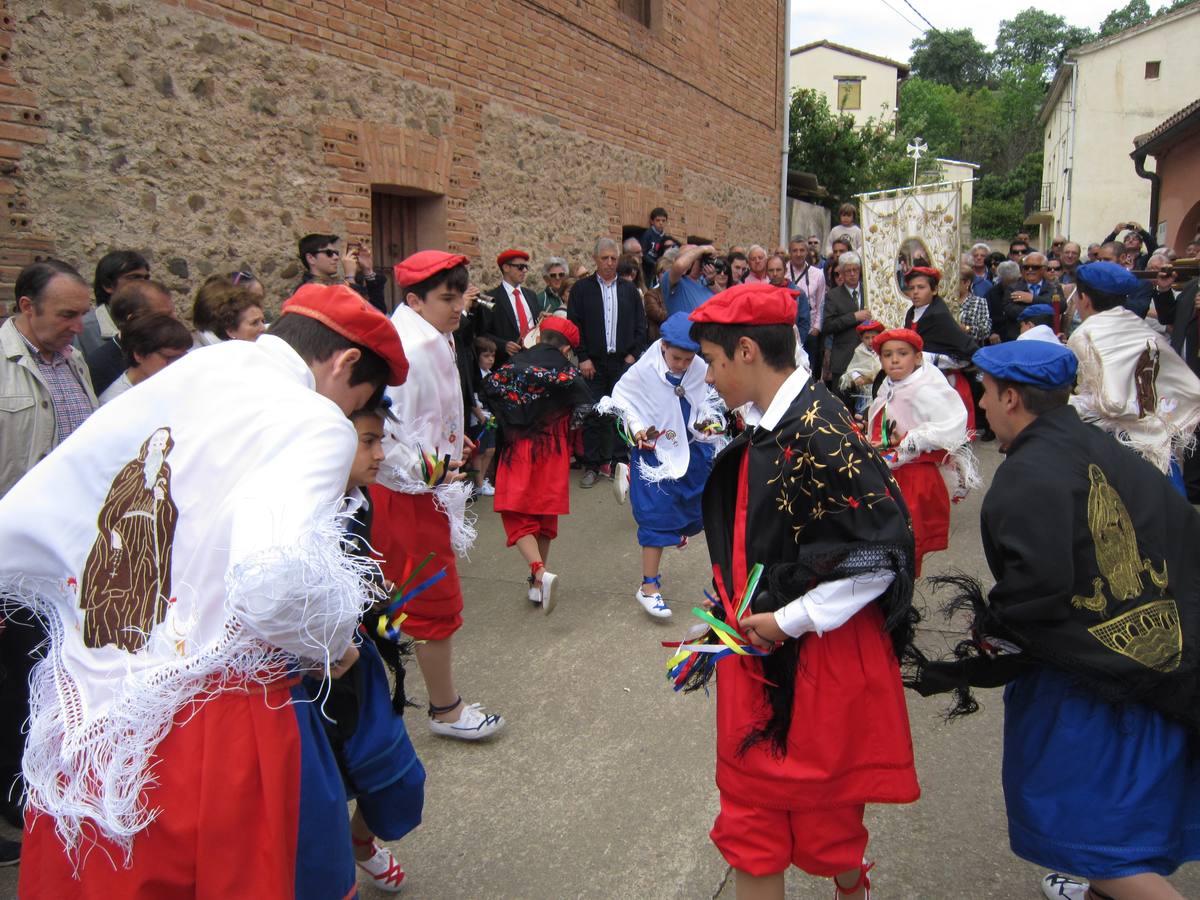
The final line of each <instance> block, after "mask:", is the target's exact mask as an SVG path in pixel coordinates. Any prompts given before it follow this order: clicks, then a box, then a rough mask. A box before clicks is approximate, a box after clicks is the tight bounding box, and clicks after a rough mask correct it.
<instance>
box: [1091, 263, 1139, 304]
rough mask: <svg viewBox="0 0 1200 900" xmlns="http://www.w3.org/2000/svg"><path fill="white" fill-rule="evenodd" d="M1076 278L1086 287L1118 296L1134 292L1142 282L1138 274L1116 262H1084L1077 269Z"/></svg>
mask: <svg viewBox="0 0 1200 900" xmlns="http://www.w3.org/2000/svg"><path fill="white" fill-rule="evenodd" d="M1075 279H1076V280H1077V281H1078V282H1079V283H1080V284H1082V285H1083V286H1084V287H1090V288H1092V289H1093V290H1097V291H1100V292H1101V293H1103V294H1115V295H1116V296H1118V297H1126V296H1128V295H1129V294H1132V293H1133V292H1134V291H1136V290H1137V288H1138V285H1139V284H1141V282H1139V281H1138V280H1137V276H1135V275H1134V274H1133V273H1132V272H1130V271H1128V270H1127V269H1126V268H1125V267H1124V266H1119V265H1117V264H1116V263H1114V262H1091V263H1084V264H1083V265H1082V266H1080V267H1079V268H1078V269H1076V270H1075Z"/></svg>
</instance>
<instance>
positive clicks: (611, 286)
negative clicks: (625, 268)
mask: <svg viewBox="0 0 1200 900" xmlns="http://www.w3.org/2000/svg"><path fill="white" fill-rule="evenodd" d="M596 280H597V281H598V282H600V297H601V298H602V299H603V300H604V349H605V350H607V351H608V352H609V353H616V352H617V279H616V278H613V280H612V281H609V282H605V280H604V279H603V278H601V277H600V276H599V275H597V276H596Z"/></svg>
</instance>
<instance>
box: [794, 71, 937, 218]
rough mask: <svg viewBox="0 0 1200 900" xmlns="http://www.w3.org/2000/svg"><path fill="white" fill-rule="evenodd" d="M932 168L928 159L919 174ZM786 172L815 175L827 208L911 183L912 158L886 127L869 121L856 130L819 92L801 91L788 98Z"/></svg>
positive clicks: (902, 141) (897, 137) (851, 122)
mask: <svg viewBox="0 0 1200 900" xmlns="http://www.w3.org/2000/svg"><path fill="white" fill-rule="evenodd" d="M936 165H937V164H936V162H935V161H934V159H933V157H932V155H931V156H929V157H927V158H926V159H925V160H924V161H923V163H922V172H924V173H928V172H930V171H933V169H934V168H935V167H936ZM788 168H789V169H792V170H793V171H797V172H811V173H812V174H813V175H815V176H816V177H817V181H818V182H820V184H821V185H822V186H823V187H824V188H825V189H826V190H828V191H829V193H830V199H829V201H828V205H829V206H830V207H831V208H834V207H836V205H837V204H838V203H840V202H842V201H844V200H849V199H850V198H851V197H853V196H854V195H855V194H860V193H864V192H866V191H876V190H882V189H884V188H891V187H899V186H901V185H905V184H908V183H909V182H910V181H912V160H911V159H909V158H908V157H907V156H905V142H904V140H902V139H901V137H900V136H899V135H897V133H896V131H895V129H894V128H892V126H891V125H889V124H886V123H883V122H878V121H875V120H873V119H872V120H870V121H868V122H867V124H866V125H865V126H861V127H855V124H854V117H853V116H850V115H846V114H844V113H843V114H836V113H834V112H833V111H831V110H830V108H829V101H828V100H827V99H826V97H825V95H824V94H823V93H821V92H820V91H814V90H809V89H806V88H800V89H797V90H796V91H795V92H794V93H793V94H792V112H791V135H790V151H789V155H788Z"/></svg>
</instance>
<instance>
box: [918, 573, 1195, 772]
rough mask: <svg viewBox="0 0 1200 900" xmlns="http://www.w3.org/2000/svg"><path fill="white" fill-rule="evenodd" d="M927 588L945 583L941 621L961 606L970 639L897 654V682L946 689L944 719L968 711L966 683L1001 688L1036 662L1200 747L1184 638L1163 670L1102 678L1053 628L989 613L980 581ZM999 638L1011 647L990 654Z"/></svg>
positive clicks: (955, 579) (925, 691) (972, 704)
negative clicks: (1141, 709)
mask: <svg viewBox="0 0 1200 900" xmlns="http://www.w3.org/2000/svg"><path fill="white" fill-rule="evenodd" d="M929 583H930V584H931V585H932V586H933V589H934V591H935V592H937V591H940V590H944V589H952V590H953V591H954V594H953V595H952V596H951V597H950V599H949V601H948V602H947V603H946V604H944V606H943V607H942V609H943V612H944V613H945V615H946V617H947V619H949V618H951V617H953V616H954V615H955V614H956V613H958V612H960V611H967V610H969V611H970V612H971V613H972V616H973V619H972V622H971V626H970V635H971V636H970V637H968V638H965V639H964V640H962V641H960V642H959V643H958V644H957V645H956V646H955V648H954V651H953V658H952V659H948V660H930V659H928V657H926V656H925V655H924V654H923V653H921V652H920V651H919V650H917V649H916V648H915V647H914V648H912V652H911V654H909V655H908V656H907V657H906V658H905V659H904V665H903V667H904V683H905V685H906V686H907V687H911V688H913V689H914V690H916V691H917V692H918V693H919V694H921V695H922V696H926V697H928V696H932V695H933V694H939V693H947V692H953V693H954V697H955V699H954V703H953V704H952V705H951V707H950V708H949V709H948V710H947V712H946V717H947V718H948V719H955V718H958V717H959V716H964V715H970V714H971V713H974V712H976V711H977V710H978V709H979V703H978V702H977V701H976V700H975V698H974V696H973V695H972V693H971V688H973V687H982V688H994V687H1001V686H1003V685H1005V684H1007V683H1008V682H1009V681H1012V680H1013V679H1014V678H1016V677H1017V676H1019V675H1021V674H1023V673H1025V672H1028V671H1031V670H1032V669H1033V668H1035V667H1037V666H1040V665H1047V666H1050V667H1052V668H1054V669H1055V670H1057V671H1059V672H1061V673H1063V674H1065V675H1066V676H1068V678H1070V680H1071V681H1072V683H1073V684H1075V685H1076V686H1077V687H1078V688H1079V689H1081V690H1083V691H1086V692H1088V693H1091V694H1093V695H1095V696H1097V697H1099V698H1100V699H1101V700H1104V701H1105V702H1107V703H1110V704H1112V705H1114V706H1122V705H1125V704H1129V703H1140V704H1143V705H1146V706H1149V707H1151V708H1152V709H1155V710H1157V711H1158V712H1160V713H1162V714H1163V715H1164V716H1165V717H1167V718H1168V719H1172V720H1174V721H1177V722H1179V723H1181V724H1182V725H1184V726H1185V727H1186V728H1188V730H1189V731H1190V733H1191V744H1192V748H1193V751H1194V752H1195V751H1197V750H1200V702H1198V700H1200V677H1198V671H1200V654H1198V653H1197V650H1196V648H1195V646H1193V645H1190V644H1188V643H1186V641H1185V645H1184V649H1183V651H1182V653H1180V655H1179V658H1178V665H1176V666H1174V668H1173V669H1172V670H1171V671H1169V672H1163V671H1159V670H1156V669H1146V670H1145V671H1144V672H1136V671H1133V672H1131V671H1126V672H1124V673H1122V674H1121V676H1120V677H1119V678H1118V677H1105V676H1104V675H1102V674H1101V673H1100V670H1099V668H1098V667H1097V666H1096V665H1087V664H1085V663H1084V662H1083V661H1082V660H1079V659H1077V658H1074V657H1071V656H1068V655H1066V654H1064V653H1063V652H1062V648H1061V647H1056V646H1054V641H1053V633H1052V632H1051V631H1050V630H1041V629H1038V628H1036V627H1034V628H1030V629H1020V630H1018V629H1016V628H1014V627H1012V626H1009V625H1006V624H1005V623H1004V622H1002V621H1001V620H1000V618H999V617H997V615H996V613H995V611H994V610H993V608H992V607H991V606H990V605H989V604H988V602H987V595H986V593H985V591H984V589H983V585H982V584H980V583H979V581H978V580H976V579H974V578H971V577H969V576H967V575H964V574H962V573H956V574H952V575H942V576H938V577H935V578H930V579H929ZM996 638H999V639H1001V640H1004V641H1006V642H1008V643H1010V644H1012V645H1014V646H1016V647H1018V648H1020V651H1021V652H1019V653H1011V652H1010V653H997V652H996V648H995V646H994V644H993V643H992V641H991V640H989V639H996Z"/></svg>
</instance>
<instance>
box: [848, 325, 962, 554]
mask: <svg viewBox="0 0 1200 900" xmlns="http://www.w3.org/2000/svg"><path fill="white" fill-rule="evenodd" d="M872 347H873V348H874V350H875V352H876V353H878V354H879V359H880V362H881V364H882V366H883V371H884V374H885V375H886V376H887V378H886V379H885V380H884V382H883V384H882V385H880V388H879V394H878V396H876V397H875V399H874V400H873V401H872V403H871V409H870V413H869V414H868V416H867V434H868V435H869V436H870V439H871V444H872V445H873V446H875V447H878V448H879V451H880V453H881V455H882V456H883V460H884V462H886V463H887V464H888V466H889V467H890V468H891V470H892V477H894V478H895V479H896V483H897V484H899V485H900V490H901V492H902V493H903V494H904V503H905V505H906V506H907V507H908V511H909V514H910V515H911V516H912V526H913V538H914V540H915V541H916V557H917V568H916V575H917V577H920V575H921V561H922V559H923V558H924V556H925V554H926V553H932V552H933V551H935V550H945V549H946V548H947V547H949V546H950V490H949V489H948V486H947V482H949V483H950V484H951V485H953V490H954V501H955V502H956V503H957V502H958V501H959V500H961V499H962V498H963V497H965V496H966V495H967V493H968V492H969V491H970V490H971V488H973V487H978V485H979V475H978V474H977V471H976V470H977V467H976V464H975V456H974V454H972V453H971V448H970V444H969V443H968V435H967V412H966V410H965V409H963V405H962V402H961V400H960V398H959V396H958V393H957V392H956V391H955V390H954V389H953V388H952V387H950V385H949V383H947V381H946V376H945V375H943V374H942V373H941V371H940V370H939V369H936V368H934V367H933V366H932V365H929V364H928V363H925V362H924V360H923V358H922V354H921V347H922V341H921V338H920V336H919V335H918V334H917V333H916V332H915V331H910V330H908V329H907V328H896V329H893V330H891V331H884V332H882V333H881V334H878V335H876V336H875V339H874V340H873V341H872Z"/></svg>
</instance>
